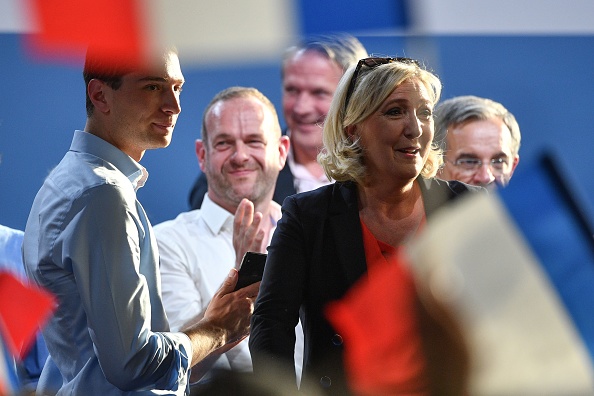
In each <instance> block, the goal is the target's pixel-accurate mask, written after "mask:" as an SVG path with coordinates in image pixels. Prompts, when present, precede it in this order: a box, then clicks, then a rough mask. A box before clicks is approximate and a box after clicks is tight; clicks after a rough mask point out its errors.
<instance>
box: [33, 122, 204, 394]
mask: <svg viewBox="0 0 594 396" xmlns="http://www.w3.org/2000/svg"><path fill="white" fill-rule="evenodd" d="M146 177H147V173H146V170H144V168H143V167H142V166H140V164H138V163H137V162H136V161H134V160H133V159H132V158H130V157H129V156H128V155H126V154H125V153H123V152H122V151H120V150H119V149H117V148H116V147H114V146H112V145H111V144H109V143H107V142H105V141H104V140H102V139H100V138H99V137H97V136H95V135H92V134H89V133H87V132H83V131H75V133H74V138H73V141H72V145H71V147H70V151H69V152H68V153H66V155H65V156H64V158H63V159H62V161H61V162H60V163H59V164H58V166H57V167H56V168H55V169H54V170H53V171H52V172H51V173H50V175H49V176H48V177H47V179H46V180H45V182H44V183H43V186H42V187H41V189H40V190H39V192H38V194H37V196H36V197H35V201H34V202H33V206H32V208H31V213H30V215H29V219H28V221H27V226H26V228H25V240H24V245H23V247H24V258H25V267H26V270H27V274H28V275H29V277H31V278H32V279H35V280H36V281H37V283H39V284H40V285H41V286H43V287H45V288H47V289H48V290H49V291H51V292H52V293H54V294H55V295H56V297H57V298H58V302H59V306H58V309H57V311H56V312H55V315H54V316H53V317H52V319H51V320H50V321H49V323H48V325H47V326H46V327H45V328H44V331H43V334H44V337H45V340H46V343H47V346H48V349H49V351H50V354H51V356H52V359H53V360H54V362H55V364H56V366H57V367H58V368H59V369H60V372H61V373H62V377H63V383H64V384H63V386H62V388H61V389H60V391H59V392H58V394H59V395H83V394H95V395H101V396H108V395H132V394H133V395H154V394H168V395H183V394H185V393H186V392H187V391H188V389H189V388H188V387H187V378H188V374H189V373H188V371H189V363H190V362H189V361H190V359H191V354H192V349H191V348H192V347H191V344H190V340H189V338H188V337H187V336H186V335H185V334H183V333H172V332H169V324H168V323H167V317H166V316H165V311H164V309H163V304H162V301H161V286H160V275H159V269H158V263H159V262H158V260H159V258H158V257H159V254H158V248H157V243H156V241H155V238H154V235H153V231H152V227H151V224H150V222H149V220H148V218H147V216H146V213H145V212H144V209H143V208H142V205H141V204H140V202H138V200H137V199H136V190H137V189H138V188H139V187H142V185H144V181H145V180H146ZM138 391H141V392H138Z"/></svg>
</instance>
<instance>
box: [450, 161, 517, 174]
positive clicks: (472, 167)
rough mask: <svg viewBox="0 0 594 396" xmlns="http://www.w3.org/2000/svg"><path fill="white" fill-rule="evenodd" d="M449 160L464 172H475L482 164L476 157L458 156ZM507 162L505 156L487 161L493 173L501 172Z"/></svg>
mask: <svg viewBox="0 0 594 396" xmlns="http://www.w3.org/2000/svg"><path fill="white" fill-rule="evenodd" d="M449 162H450V163H452V164H454V165H455V166H458V167H460V168H462V169H463V170H464V171H466V172H476V171H477V170H479V169H480V168H481V166H483V161H481V160H480V159H478V158H458V159H457V160H455V161H449ZM507 163H508V161H507V158H493V159H492V160H491V161H489V168H491V172H493V174H501V173H503V171H504V170H505V167H506V165H507Z"/></svg>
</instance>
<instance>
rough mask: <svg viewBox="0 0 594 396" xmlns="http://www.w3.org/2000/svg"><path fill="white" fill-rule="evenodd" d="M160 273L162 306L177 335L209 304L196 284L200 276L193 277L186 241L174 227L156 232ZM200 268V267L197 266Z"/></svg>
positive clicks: (157, 228) (163, 226) (164, 226)
mask: <svg viewBox="0 0 594 396" xmlns="http://www.w3.org/2000/svg"><path fill="white" fill-rule="evenodd" d="M155 235H156V237H157V243H158V245H159V256H160V266H159V270H160V272H161V289H162V292H163V305H164V306H165V312H167V318H168V319H169V325H170V326H171V329H172V330H174V331H178V330H179V329H181V328H182V327H183V326H184V325H186V324H187V323H188V322H189V321H190V320H191V319H194V318H195V317H196V315H197V314H198V313H200V312H202V311H203V310H204V309H205V307H206V305H207V304H208V301H203V298H202V294H201V293H200V290H199V289H198V287H197V285H196V282H197V281H198V280H199V279H200V277H199V276H197V275H195V274H193V273H192V269H191V268H190V267H189V260H190V259H189V257H187V255H186V254H185V251H186V249H184V247H183V246H182V245H183V243H184V242H183V241H182V240H180V238H179V236H178V235H177V233H176V232H175V230H173V229H172V227H171V226H169V225H166V224H163V225H162V226H157V227H156V229H155ZM196 267H198V266H196Z"/></svg>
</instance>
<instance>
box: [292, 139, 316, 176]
mask: <svg viewBox="0 0 594 396" xmlns="http://www.w3.org/2000/svg"><path fill="white" fill-rule="evenodd" d="M291 148H292V150H293V160H294V161H295V163H296V164H299V165H301V166H303V167H305V169H307V170H308V172H309V173H311V174H312V175H314V176H315V177H317V178H320V177H322V175H323V174H324V169H323V168H322V166H321V165H320V163H319V162H318V153H319V149H304V148H302V147H297V145H292V146H291Z"/></svg>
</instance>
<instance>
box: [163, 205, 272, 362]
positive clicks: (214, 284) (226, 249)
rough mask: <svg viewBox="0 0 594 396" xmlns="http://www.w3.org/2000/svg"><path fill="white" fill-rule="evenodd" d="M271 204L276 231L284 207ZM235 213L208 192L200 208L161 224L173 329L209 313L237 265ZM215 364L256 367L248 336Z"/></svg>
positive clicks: (167, 308) (166, 292) (167, 302)
mask: <svg viewBox="0 0 594 396" xmlns="http://www.w3.org/2000/svg"><path fill="white" fill-rule="evenodd" d="M271 205H272V208H273V210H272V211H271V212H272V213H271V217H270V218H269V220H268V221H271V222H272V227H273V228H272V229H271V231H270V235H272V232H273V231H274V229H275V228H276V222H277V221H278V219H279V218H280V206H279V205H278V204H277V203H276V202H271ZM233 217H234V215H233V214H231V213H229V212H228V211H227V210H225V209H223V208H222V207H220V206H219V205H217V204H215V203H214V202H212V201H211V199H210V198H209V197H208V194H206V195H205V196H204V201H203V203H202V207H201V208H200V209H197V210H192V211H189V212H184V213H181V214H180V215H178V216H177V217H176V218H175V219H174V220H169V221H165V222H163V223H161V224H158V225H156V226H155V235H156V237H157V243H158V245H159V253H160V255H161V266H160V270H161V285H162V289H163V304H164V306H165V311H166V312H167V317H168V319H169V323H170V325H171V328H172V329H180V328H181V327H182V326H184V325H185V324H186V323H188V321H190V320H191V319H193V318H195V317H196V315H197V314H199V313H203V312H204V310H206V306H207V305H208V303H209V302H210V300H212V297H213V296H214V294H215V293H216V291H217V290H218V289H219V287H220V286H221V284H222V283H223V281H224V280H225V278H226V277H227V275H228V274H229V271H230V270H231V268H234V267H235V249H234V248H233ZM214 367H215V368H219V369H228V370H235V371H251V370H252V359H251V357H250V352H249V349H248V345H247V340H244V341H242V342H241V343H240V344H239V345H237V346H236V347H235V348H233V349H231V350H230V351H228V352H227V353H225V354H223V355H222V356H221V357H219V359H218V360H217V362H216V363H215V366H214Z"/></svg>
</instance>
